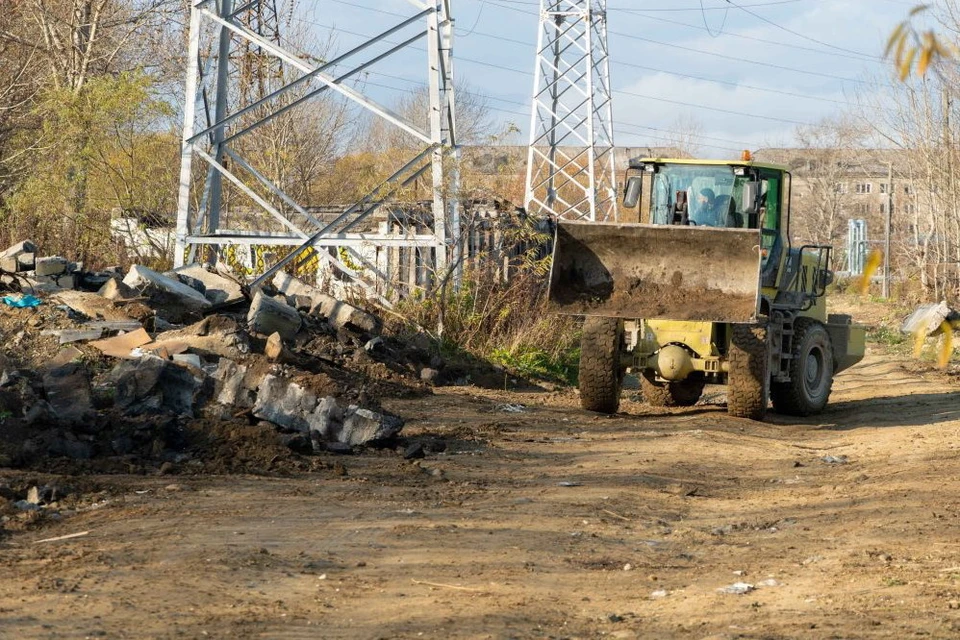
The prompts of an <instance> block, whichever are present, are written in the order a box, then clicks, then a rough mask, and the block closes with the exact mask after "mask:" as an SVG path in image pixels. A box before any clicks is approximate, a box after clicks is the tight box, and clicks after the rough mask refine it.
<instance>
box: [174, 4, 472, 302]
mask: <svg viewBox="0 0 960 640" xmlns="http://www.w3.org/2000/svg"><path fill="white" fill-rule="evenodd" d="M303 2H304V3H305V4H308V3H309V2H311V0H303ZM451 2H452V0H409V4H410V5H413V9H412V10H411V15H410V16H409V17H406V18H398V19H397V22H396V24H394V25H393V26H391V27H390V28H388V29H386V30H384V31H383V32H381V33H379V34H378V35H376V36H374V37H372V38H370V39H369V40H366V41H364V42H362V43H360V44H358V45H357V46H354V47H353V48H351V49H349V50H348V51H346V52H344V53H341V54H339V55H337V56H336V57H335V58H333V59H331V60H316V59H311V58H308V57H307V56H305V55H302V54H300V53H298V52H296V51H293V50H292V49H291V48H290V47H289V46H287V43H286V42H285V41H284V40H283V38H281V37H280V36H281V34H280V33H279V32H280V23H279V20H278V16H277V9H276V0H192V3H191V14H190V31H189V33H190V36H189V52H188V56H187V70H186V77H187V80H186V96H187V99H186V101H185V109H184V126H183V145H182V151H181V172H180V192H179V200H178V212H177V227H176V249H175V251H176V253H175V256H174V263H175V264H176V265H177V266H181V265H182V264H184V263H185V262H193V261H195V260H196V259H197V257H198V249H201V248H203V247H211V248H213V249H214V254H216V252H217V250H219V249H221V248H223V247H228V246H231V245H248V246H270V247H289V248H290V250H289V251H288V252H287V253H286V255H285V256H283V257H281V258H280V259H279V260H278V261H277V262H276V263H275V264H274V265H273V266H272V267H270V268H269V269H266V270H265V272H264V273H263V274H262V275H260V276H259V277H258V278H257V279H256V280H255V281H254V282H253V283H252V284H251V287H254V288H255V287H258V286H260V284H261V283H262V282H264V281H265V280H266V279H267V278H268V277H271V276H272V275H273V274H274V273H276V272H277V271H279V270H280V269H282V268H284V267H285V266H286V265H288V264H290V263H291V262H293V261H294V260H295V259H299V258H298V257H302V256H303V255H304V252H311V251H312V250H317V249H320V248H324V249H326V250H320V251H316V253H317V254H319V256H320V258H321V259H323V260H325V261H327V262H329V263H331V264H332V265H333V266H334V267H335V268H336V270H337V271H338V272H339V273H341V274H343V275H344V276H346V277H348V278H352V279H353V280H354V281H355V282H357V283H358V284H361V285H364V286H368V285H369V284H370V282H369V281H368V280H364V279H362V278H361V276H360V274H359V273H358V271H357V265H358V264H359V265H360V266H361V267H362V268H363V269H364V271H365V272H366V274H367V275H369V274H373V277H375V278H377V279H381V280H387V279H388V276H387V275H386V274H384V273H382V272H380V270H379V269H378V268H377V266H376V265H375V264H372V263H370V262H369V261H367V260H366V259H365V258H364V257H363V256H362V255H361V254H360V253H359V252H358V248H360V247H370V246H371V245H372V246H376V247H411V248H416V249H419V250H423V251H424V252H427V253H429V255H430V258H431V260H432V262H433V267H434V269H435V273H436V274H438V276H439V277H442V275H443V272H444V271H445V270H446V269H447V267H448V265H457V264H458V260H457V258H458V256H457V252H458V244H457V243H456V242H450V241H448V239H454V240H455V239H457V238H459V234H460V214H459V201H458V199H457V191H458V188H459V175H458V173H457V163H456V162H451V159H456V158H455V157H456V155H457V154H458V153H459V150H458V147H457V136H456V122H455V113H456V110H455V98H454V87H453V57H452V41H453V21H452V18H451ZM424 43H425V44H426V54H427V56H426V64H425V65H424V69H423V71H424V73H425V74H426V78H425V80H426V84H427V86H428V87H429V89H428V93H429V101H428V109H429V113H426V114H422V116H423V117H422V121H423V122H426V127H424V126H423V125H421V124H419V123H418V122H414V121H413V120H412V119H410V118H408V117H404V116H402V115H400V114H397V113H395V112H394V111H392V110H391V109H390V108H388V107H387V106H385V105H383V104H381V103H379V102H378V101H377V100H376V99H375V98H373V97H371V96H370V95H368V94H367V93H365V92H364V90H363V87H362V85H357V84H356V81H357V80H358V79H361V78H362V77H363V73H364V71H366V70H368V69H369V68H371V67H373V66H374V65H375V64H377V63H379V62H381V61H383V60H386V59H388V58H391V57H395V56H396V54H398V53H399V52H401V51H405V50H409V49H411V48H413V47H416V46H418V45H419V46H423V44H424ZM278 70H279V71H278ZM251 85H253V86H251ZM328 91H329V92H333V93H334V94H336V95H337V96H338V98H339V99H341V100H345V101H347V103H349V104H350V105H352V106H353V107H354V108H357V109H359V110H361V111H364V112H366V113H368V114H372V115H373V116H375V117H376V118H380V119H382V120H384V121H386V122H387V123H389V124H390V125H392V126H394V127H396V128H398V129H399V130H401V131H403V132H404V133H405V134H407V135H408V136H410V137H412V139H414V140H416V141H417V143H418V144H419V145H420V149H421V150H420V151H419V153H416V155H414V156H413V157H412V158H411V159H410V160H409V161H407V162H406V163H404V164H403V165H402V166H400V167H399V168H398V169H397V170H396V171H395V172H394V173H393V174H392V175H391V176H390V177H389V178H387V179H386V180H384V181H383V182H382V183H381V184H379V185H378V186H377V187H376V188H374V189H373V190H372V191H371V192H370V193H369V194H367V195H366V196H365V197H363V198H361V199H360V200H359V201H358V202H356V203H354V204H353V205H351V206H348V207H345V208H344V209H343V211H342V213H340V214H339V215H337V216H335V217H334V218H333V219H332V220H330V221H326V222H322V221H321V220H318V219H317V217H315V216H314V215H313V214H311V212H310V211H309V210H308V208H307V206H306V203H299V202H296V201H295V200H294V199H293V198H292V197H290V195H288V194H287V193H285V192H284V190H283V189H282V188H281V187H280V186H278V185H277V184H275V183H274V182H272V181H271V180H270V179H269V178H268V177H267V176H266V175H265V174H264V172H262V171H259V170H258V169H257V168H256V167H254V166H253V163H252V162H248V160H247V159H245V158H244V157H243V149H244V146H243V141H244V138H245V136H248V135H249V134H250V133H251V132H253V131H256V130H257V129H260V128H261V127H262V126H264V125H266V124H267V123H270V122H271V121H273V120H274V119H276V118H277V117H279V116H281V115H282V114H284V113H286V112H288V111H290V110H291V109H299V108H307V109H309V108H310V104H309V103H310V100H311V99H312V98H315V97H317V96H319V95H321V94H324V93H326V92H328ZM200 163H203V164H202V166H203V168H204V170H205V173H206V176H205V178H201V177H199V174H198V171H197V169H198V168H199V166H201V165H200ZM423 176H430V178H429V179H430V180H431V185H432V193H433V205H432V217H431V224H432V233H423V232H422V231H420V232H417V231H415V230H411V229H407V230H404V231H401V232H396V231H394V232H390V231H389V230H387V231H386V232H384V231H383V230H380V231H378V232H369V231H367V232H363V231H362V227H361V225H360V223H361V222H363V221H365V220H367V219H368V218H370V216H372V215H373V214H374V213H375V212H376V211H377V210H378V209H379V208H380V207H381V206H382V205H384V204H386V203H389V202H391V200H392V198H393V197H394V196H395V195H397V193H398V192H399V191H400V190H401V189H403V188H405V187H408V186H409V185H412V184H414V183H415V182H416V181H417V180H418V179H420V178H421V177H423ZM227 182H229V183H230V184H231V185H232V191H233V192H234V193H237V194H242V195H243V196H244V197H246V198H247V199H248V200H249V201H250V202H252V203H255V205H256V206H257V207H258V208H259V210H260V211H261V212H262V215H261V221H262V225H261V226H260V228H259V229H251V228H244V229H243V230H237V229H225V228H222V226H221V210H222V209H223V207H224V195H225V189H224V186H225V184H226V183H227ZM278 227H279V228H281V229H282V230H281V231H277V230H276V229H277V228H278ZM271 228H272V229H271ZM330 249H336V250H335V251H334V250H330ZM342 251H346V252H348V253H349V258H348V259H342V257H343V256H344V254H343V253H342ZM338 256H339V257H338Z"/></svg>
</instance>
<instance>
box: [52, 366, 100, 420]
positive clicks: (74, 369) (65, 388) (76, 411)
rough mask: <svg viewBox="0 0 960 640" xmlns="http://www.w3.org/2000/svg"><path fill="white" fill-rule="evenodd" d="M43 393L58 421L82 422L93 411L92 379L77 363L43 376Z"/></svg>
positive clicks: (56, 368) (53, 370)
mask: <svg viewBox="0 0 960 640" xmlns="http://www.w3.org/2000/svg"><path fill="white" fill-rule="evenodd" d="M43 392H44V395H45V396H46V398H47V403H48V404H49V405H50V408H51V409H52V410H53V414H54V416H55V417H56V418H57V420H59V421H61V422H67V423H74V424H75V423H79V422H82V421H83V420H84V419H85V418H86V417H87V416H88V415H89V414H90V412H91V411H92V401H91V394H90V378H89V377H88V376H87V372H86V369H85V368H84V367H82V366H80V365H79V364H77V363H73V362H71V363H69V364H64V365H61V366H59V367H55V368H53V369H49V370H47V371H46V372H45V373H44V374H43Z"/></svg>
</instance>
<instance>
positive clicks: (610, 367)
mask: <svg viewBox="0 0 960 640" xmlns="http://www.w3.org/2000/svg"><path fill="white" fill-rule="evenodd" d="M622 345H623V322H621V321H620V319H619V318H600V317H595V316H588V317H587V319H586V320H585V321H584V323H583V337H582V338H581V339H580V406H581V407H583V408H584V409H586V410H587V411H597V412H599V413H616V412H617V409H618V408H619V407H620V390H621V388H622V387H623V374H624V369H623V367H621V365H620V349H621V347H622Z"/></svg>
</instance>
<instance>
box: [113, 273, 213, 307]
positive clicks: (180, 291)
mask: <svg viewBox="0 0 960 640" xmlns="http://www.w3.org/2000/svg"><path fill="white" fill-rule="evenodd" d="M123 283H124V284H125V285H127V286H129V287H133V288H134V289H136V290H139V291H141V292H142V293H145V294H146V295H149V296H150V297H151V298H154V297H155V294H156V293H162V294H166V295H167V297H168V298H167V300H165V302H168V303H172V304H179V305H181V306H182V307H184V309H186V310H188V311H192V312H196V313H202V312H203V311H206V310H207V309H209V308H210V307H211V306H212V305H211V304H210V301H209V300H207V299H206V298H205V297H204V295H203V294H202V293H200V292H199V291H197V290H196V289H192V288H190V287H188V286H187V285H185V284H183V283H182V282H180V281H179V280H177V279H175V278H170V277H168V276H165V275H163V274H161V273H157V272H156V271H154V270H153V269H148V268H147V267H144V266H142V265H138V264H135V265H133V266H132V267H130V271H128V272H127V275H126V276H125V277H124V278H123ZM151 290H152V291H151ZM168 319H169V318H168Z"/></svg>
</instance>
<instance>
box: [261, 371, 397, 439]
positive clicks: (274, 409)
mask: <svg viewBox="0 0 960 640" xmlns="http://www.w3.org/2000/svg"><path fill="white" fill-rule="evenodd" d="M253 415H254V416H256V417H257V418H260V419H261V420H267V421H269V422H272V423H274V424H277V425H280V426H281V427H285V428H287V429H292V430H294V431H305V432H315V433H316V434H317V435H318V436H319V438H320V439H321V440H323V441H326V442H341V443H344V444H349V445H361V444H368V443H370V442H375V441H378V440H387V439H389V438H392V437H393V436H395V435H397V433H399V432H400V430H401V429H402V428H403V420H402V419H400V418H398V417H396V416H390V415H385V414H380V413H376V412H374V411H370V410H369V409H362V408H360V407H358V406H356V405H350V406H349V407H346V408H343V407H341V406H340V405H339V404H338V403H337V401H336V399H335V398H333V397H329V396H328V397H325V398H318V397H317V395H316V394H315V393H314V392H313V391H311V390H309V389H307V388H305V387H303V386H302V385H300V384H297V383H296V382H291V381H289V380H284V379H283V378H280V377H278V376H274V375H267V376H265V377H264V379H263V382H262V383H261V384H260V387H259V389H258V393H257V401H256V403H255V404H254V407H253Z"/></svg>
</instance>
